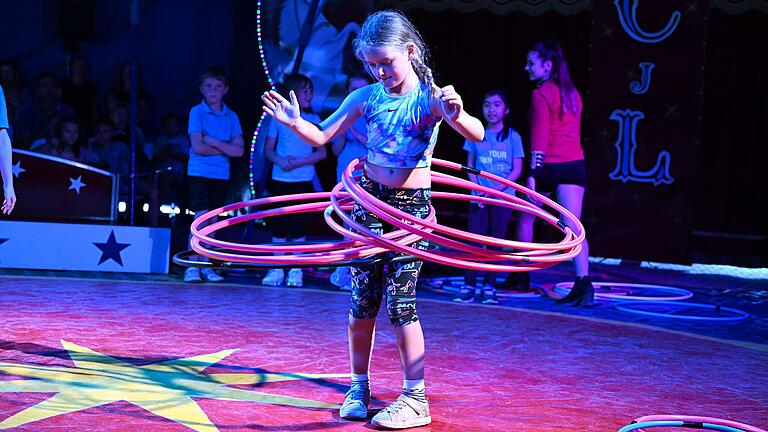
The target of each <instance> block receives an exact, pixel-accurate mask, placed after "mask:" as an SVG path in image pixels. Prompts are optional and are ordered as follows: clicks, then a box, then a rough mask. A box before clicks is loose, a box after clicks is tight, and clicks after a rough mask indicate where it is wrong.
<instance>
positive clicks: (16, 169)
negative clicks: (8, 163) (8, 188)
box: [13, 161, 26, 178]
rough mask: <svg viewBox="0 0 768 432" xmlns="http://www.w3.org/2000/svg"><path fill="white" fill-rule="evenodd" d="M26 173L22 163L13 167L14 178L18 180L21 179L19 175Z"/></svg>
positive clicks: (17, 163)
mask: <svg viewBox="0 0 768 432" xmlns="http://www.w3.org/2000/svg"><path fill="white" fill-rule="evenodd" d="M24 171H26V170H25V169H24V168H22V167H21V161H18V162H16V165H14V166H13V176H14V177H16V178H19V174H21V173H23V172H24Z"/></svg>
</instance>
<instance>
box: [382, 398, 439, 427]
mask: <svg viewBox="0 0 768 432" xmlns="http://www.w3.org/2000/svg"><path fill="white" fill-rule="evenodd" d="M430 423H432V417H430V415H429V403H428V402H426V401H424V402H420V401H418V400H416V399H414V398H412V397H410V396H406V395H404V394H401V395H400V396H398V397H397V399H395V401H394V402H392V404H391V405H390V406H388V407H386V408H384V409H383V410H381V411H379V413H378V414H376V415H375V416H373V418H372V419H371V424H372V425H373V426H376V427H383V428H388V429H406V428H412V427H418V426H424V425H428V424H430Z"/></svg>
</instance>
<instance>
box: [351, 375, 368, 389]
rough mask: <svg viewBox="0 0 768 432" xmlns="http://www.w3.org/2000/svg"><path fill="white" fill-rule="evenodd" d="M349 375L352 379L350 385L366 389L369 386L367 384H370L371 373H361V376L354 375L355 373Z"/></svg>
mask: <svg viewBox="0 0 768 432" xmlns="http://www.w3.org/2000/svg"><path fill="white" fill-rule="evenodd" d="M350 375H351V377H352V384H362V385H364V386H366V387H367V386H368V385H369V383H370V382H371V373H370V372H366V373H362V374H356V373H354V372H353V373H352V374H350Z"/></svg>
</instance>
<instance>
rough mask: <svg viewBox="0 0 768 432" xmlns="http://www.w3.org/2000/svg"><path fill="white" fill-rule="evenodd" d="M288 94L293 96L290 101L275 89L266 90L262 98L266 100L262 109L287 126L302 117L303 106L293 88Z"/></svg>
mask: <svg viewBox="0 0 768 432" xmlns="http://www.w3.org/2000/svg"><path fill="white" fill-rule="evenodd" d="M288 96H289V97H290V98H291V100H290V101H289V100H288V99H286V98H284V97H282V96H280V94H279V93H278V92H276V91H274V90H269V91H266V92H264V94H263V95H261V100H262V101H264V106H263V107H262V109H263V110H264V112H266V113H267V114H269V115H271V116H272V117H274V118H275V120H277V121H278V122H280V123H282V124H284V125H286V126H293V125H294V124H295V123H296V121H297V120H298V119H299V118H301V108H299V101H298V99H296V93H294V92H293V90H291V91H290V92H289V94H288Z"/></svg>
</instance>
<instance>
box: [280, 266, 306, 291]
mask: <svg viewBox="0 0 768 432" xmlns="http://www.w3.org/2000/svg"><path fill="white" fill-rule="evenodd" d="M285 284H286V285H288V286H289V287H300V286H304V272H303V271H301V269H298V268H293V269H290V270H288V279H287V280H286V281H285Z"/></svg>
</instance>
